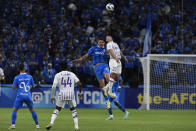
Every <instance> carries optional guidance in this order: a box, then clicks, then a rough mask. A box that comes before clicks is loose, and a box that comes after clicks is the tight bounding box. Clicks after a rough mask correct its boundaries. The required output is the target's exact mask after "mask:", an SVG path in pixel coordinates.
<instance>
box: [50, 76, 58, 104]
mask: <svg viewBox="0 0 196 131" xmlns="http://www.w3.org/2000/svg"><path fill="white" fill-rule="evenodd" d="M57 85H58V78H57V75H55V77H54V81H53V85H52V93H51V103H52V104H53V103H54V93H55V90H56V87H57Z"/></svg>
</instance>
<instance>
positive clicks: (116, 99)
mask: <svg viewBox="0 0 196 131" xmlns="http://www.w3.org/2000/svg"><path fill="white" fill-rule="evenodd" d="M115 94H116V98H115V99H113V98H110V96H108V97H109V100H110V102H118V103H119V102H120V92H116V93H115Z"/></svg>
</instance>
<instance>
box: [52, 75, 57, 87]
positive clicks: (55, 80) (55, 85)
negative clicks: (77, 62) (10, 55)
mask: <svg viewBox="0 0 196 131" xmlns="http://www.w3.org/2000/svg"><path fill="white" fill-rule="evenodd" d="M57 85H58V76H57V75H55V77H54V81H53V85H52V87H57Z"/></svg>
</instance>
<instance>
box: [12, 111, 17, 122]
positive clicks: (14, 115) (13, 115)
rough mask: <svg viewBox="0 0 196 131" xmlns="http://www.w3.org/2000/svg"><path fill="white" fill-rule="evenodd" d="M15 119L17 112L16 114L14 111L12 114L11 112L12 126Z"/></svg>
mask: <svg viewBox="0 0 196 131" xmlns="http://www.w3.org/2000/svg"><path fill="white" fill-rule="evenodd" d="M16 117H17V112H16V111H13V112H12V125H13V124H15V122H16Z"/></svg>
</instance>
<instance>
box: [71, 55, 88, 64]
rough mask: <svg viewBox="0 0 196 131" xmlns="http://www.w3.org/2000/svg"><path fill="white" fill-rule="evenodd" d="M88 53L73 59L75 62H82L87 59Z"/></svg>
mask: <svg viewBox="0 0 196 131" xmlns="http://www.w3.org/2000/svg"><path fill="white" fill-rule="evenodd" d="M88 56H89V55H88V54H85V55H84V56H82V57H81V58H79V59H75V60H73V61H72V62H73V63H79V62H82V61H86V59H87V58H88Z"/></svg>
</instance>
